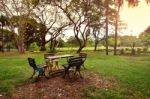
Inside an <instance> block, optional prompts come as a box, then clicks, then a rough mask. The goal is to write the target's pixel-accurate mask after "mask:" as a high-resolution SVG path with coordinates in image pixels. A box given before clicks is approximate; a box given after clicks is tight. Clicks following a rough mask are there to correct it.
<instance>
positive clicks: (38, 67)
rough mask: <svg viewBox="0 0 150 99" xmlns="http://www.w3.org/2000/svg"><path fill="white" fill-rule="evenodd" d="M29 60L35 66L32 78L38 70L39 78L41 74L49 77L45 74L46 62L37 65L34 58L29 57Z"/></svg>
mask: <svg viewBox="0 0 150 99" xmlns="http://www.w3.org/2000/svg"><path fill="white" fill-rule="evenodd" d="M28 62H29V65H30V66H31V67H32V68H33V74H32V76H31V77H30V78H33V76H34V75H35V73H36V72H37V73H38V77H37V78H39V77H40V76H45V77H46V78H48V77H47V76H46V75H45V70H46V68H47V65H46V64H42V65H36V63H35V59H34V58H28Z"/></svg>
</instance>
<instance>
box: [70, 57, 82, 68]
mask: <svg viewBox="0 0 150 99" xmlns="http://www.w3.org/2000/svg"><path fill="white" fill-rule="evenodd" d="M83 63H84V61H83V58H82V57H72V58H70V59H69V61H68V64H69V68H70V67H73V66H76V67H80V66H81V65H82V64H83Z"/></svg>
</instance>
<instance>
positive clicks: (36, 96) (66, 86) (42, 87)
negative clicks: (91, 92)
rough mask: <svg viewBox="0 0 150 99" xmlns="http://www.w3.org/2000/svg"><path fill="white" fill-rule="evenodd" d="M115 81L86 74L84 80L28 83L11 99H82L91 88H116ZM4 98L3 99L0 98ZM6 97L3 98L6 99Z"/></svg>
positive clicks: (18, 87)
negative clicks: (85, 90)
mask: <svg viewBox="0 0 150 99" xmlns="http://www.w3.org/2000/svg"><path fill="white" fill-rule="evenodd" d="M116 84H117V83H116V81H115V80H110V79H106V78H105V77H103V76H99V75H97V74H95V73H88V74H87V73H85V74H84V78H83V79H81V78H79V77H75V78H73V79H70V80H69V79H63V78H62V77H61V76H57V77H54V78H51V79H48V80H47V79H43V78H42V79H41V80H40V81H38V82H28V83H25V84H23V85H20V86H16V88H15V89H14V91H13V93H12V96H11V97H9V98H10V99H81V98H82V97H83V96H84V91H83V90H84V89H85V88H87V87H89V86H96V87H97V88H109V87H112V86H115V85H116ZM0 98H2V97H0ZM5 98H6V97H3V99H5ZM7 99H8V98H7Z"/></svg>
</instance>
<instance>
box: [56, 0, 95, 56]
mask: <svg viewBox="0 0 150 99" xmlns="http://www.w3.org/2000/svg"><path fill="white" fill-rule="evenodd" d="M53 3H54V4H55V5H56V6H57V7H58V8H59V9H61V10H62V11H63V13H64V14H65V15H66V17H67V18H68V19H69V20H70V22H71V24H73V25H72V26H73V30H74V35H75V38H76V40H77V42H78V44H79V49H78V50H77V53H79V52H81V51H82V49H83V48H84V47H86V45H87V40H88V37H89V35H90V29H89V24H90V21H89V19H88V15H89V13H92V11H90V3H91V2H90V0H88V1H84V0H71V1H67V0H66V1H62V2H56V1H55V0H54V1H53Z"/></svg>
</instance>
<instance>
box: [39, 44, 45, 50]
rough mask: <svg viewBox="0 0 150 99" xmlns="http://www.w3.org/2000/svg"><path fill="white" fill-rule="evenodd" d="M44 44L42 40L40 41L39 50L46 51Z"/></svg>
mask: <svg viewBox="0 0 150 99" xmlns="http://www.w3.org/2000/svg"><path fill="white" fill-rule="evenodd" d="M45 44H46V43H45V42H42V43H41V48H40V51H46V47H45Z"/></svg>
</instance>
